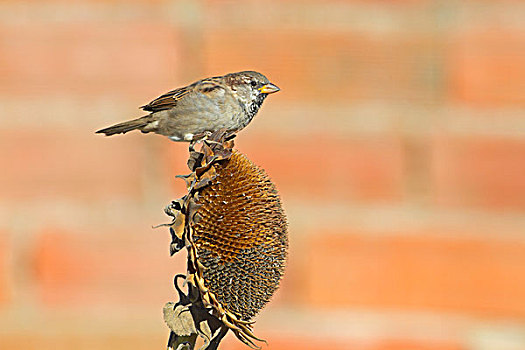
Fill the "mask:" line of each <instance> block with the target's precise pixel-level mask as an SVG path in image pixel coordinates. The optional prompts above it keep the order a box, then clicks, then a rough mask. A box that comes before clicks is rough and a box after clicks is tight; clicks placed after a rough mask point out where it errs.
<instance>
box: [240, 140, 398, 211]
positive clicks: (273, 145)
mask: <svg viewBox="0 0 525 350" xmlns="http://www.w3.org/2000/svg"><path fill="white" fill-rule="evenodd" d="M237 148H238V149H239V150H240V151H241V152H243V153H244V154H246V155H247V156H248V157H249V158H250V159H251V160H252V161H253V162H255V163H256V164H257V165H259V166H261V167H262V168H264V169H265V170H266V172H267V173H268V174H269V175H270V177H271V178H272V179H273V181H274V182H275V183H276V184H277V187H278V188H279V189H280V190H282V191H283V193H286V194H287V195H288V196H297V197H300V198H303V197H304V198H305V199H306V198H311V197H312V196H313V197H316V198H319V197H325V198H326V197H332V198H334V197H335V198H337V199H338V200H365V201H366V200H397V199H399V198H400V197H401V195H402V192H403V189H402V178H403V154H402V146H401V143H400V141H399V140H397V139H396V138H394V137H387V136H385V137H384V138H381V137H377V138H374V137H369V138H366V139H338V140H334V139H329V138H328V137H327V136H326V135H311V136H309V137H305V138H301V139H296V138H288V139H280V138H276V137H272V136H269V135H267V136H266V137H264V138H258V139H255V138H251V139H244V138H243V139H241V138H239V140H238V141H237Z"/></svg>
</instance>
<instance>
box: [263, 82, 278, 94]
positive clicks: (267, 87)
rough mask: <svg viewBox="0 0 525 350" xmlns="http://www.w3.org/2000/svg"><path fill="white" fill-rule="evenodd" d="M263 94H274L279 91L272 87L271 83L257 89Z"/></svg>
mask: <svg viewBox="0 0 525 350" xmlns="http://www.w3.org/2000/svg"><path fill="white" fill-rule="evenodd" d="M258 90H259V91H260V92H262V93H263V94H273V93H274V92H277V91H279V90H281V89H279V88H278V87H277V86H275V85H273V84H272V83H268V84H266V85H264V86H263V87H260V88H259V89H258Z"/></svg>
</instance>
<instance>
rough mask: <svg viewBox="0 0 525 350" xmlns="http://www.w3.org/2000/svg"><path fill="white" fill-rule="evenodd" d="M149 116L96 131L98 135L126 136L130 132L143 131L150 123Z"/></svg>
mask: <svg viewBox="0 0 525 350" xmlns="http://www.w3.org/2000/svg"><path fill="white" fill-rule="evenodd" d="M149 121H150V120H149V116H148V115H147V116H145V117H141V118H138V119H133V120H128V121H126V122H122V123H118V124H115V125H112V126H110V127H107V128H105V129H100V130H98V131H96V133H97V134H106V136H111V135H115V134H125V133H127V132H128V131H131V130H136V129H142V128H143V127H145V126H146V125H148V123H149Z"/></svg>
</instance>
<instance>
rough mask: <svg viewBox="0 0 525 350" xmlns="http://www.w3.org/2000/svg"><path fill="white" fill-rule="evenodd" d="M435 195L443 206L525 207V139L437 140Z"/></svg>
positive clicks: (433, 170)
mask: <svg viewBox="0 0 525 350" xmlns="http://www.w3.org/2000/svg"><path fill="white" fill-rule="evenodd" d="M432 158H433V159H432V164H433V165H432V172H433V181H434V185H433V187H434V197H435V200H436V202H437V203H439V204H442V205H453V206H457V205H466V206H478V207H487V208H494V209H499V208H501V209H517V210H525V176H524V175H523V174H525V140H523V139H505V138H503V137H501V138H496V137H492V138H489V137H477V138H468V137H446V136H438V137H436V138H435V140H434V149H433V157H432Z"/></svg>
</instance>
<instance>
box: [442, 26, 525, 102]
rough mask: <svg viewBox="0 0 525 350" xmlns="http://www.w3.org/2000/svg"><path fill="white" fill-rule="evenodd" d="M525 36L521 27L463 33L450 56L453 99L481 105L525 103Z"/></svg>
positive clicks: (450, 90) (451, 94) (450, 88)
mask: <svg viewBox="0 0 525 350" xmlns="http://www.w3.org/2000/svg"><path fill="white" fill-rule="evenodd" d="M524 60H525V37H524V36H523V35H522V33H519V32H518V31H516V32H512V31H503V30H489V29H485V30H482V31H473V32H469V33H466V34H463V35H460V36H459V37H458V38H457V40H456V42H455V43H454V44H453V46H452V49H451V54H450V58H449V63H448V64H449V66H450V67H449V70H450V74H451V77H450V86H449V92H450V96H451V98H452V99H453V100H455V101H459V102H465V103H469V104H474V105H479V106H501V105H520V106H525V65H524V64H523V61H524Z"/></svg>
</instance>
